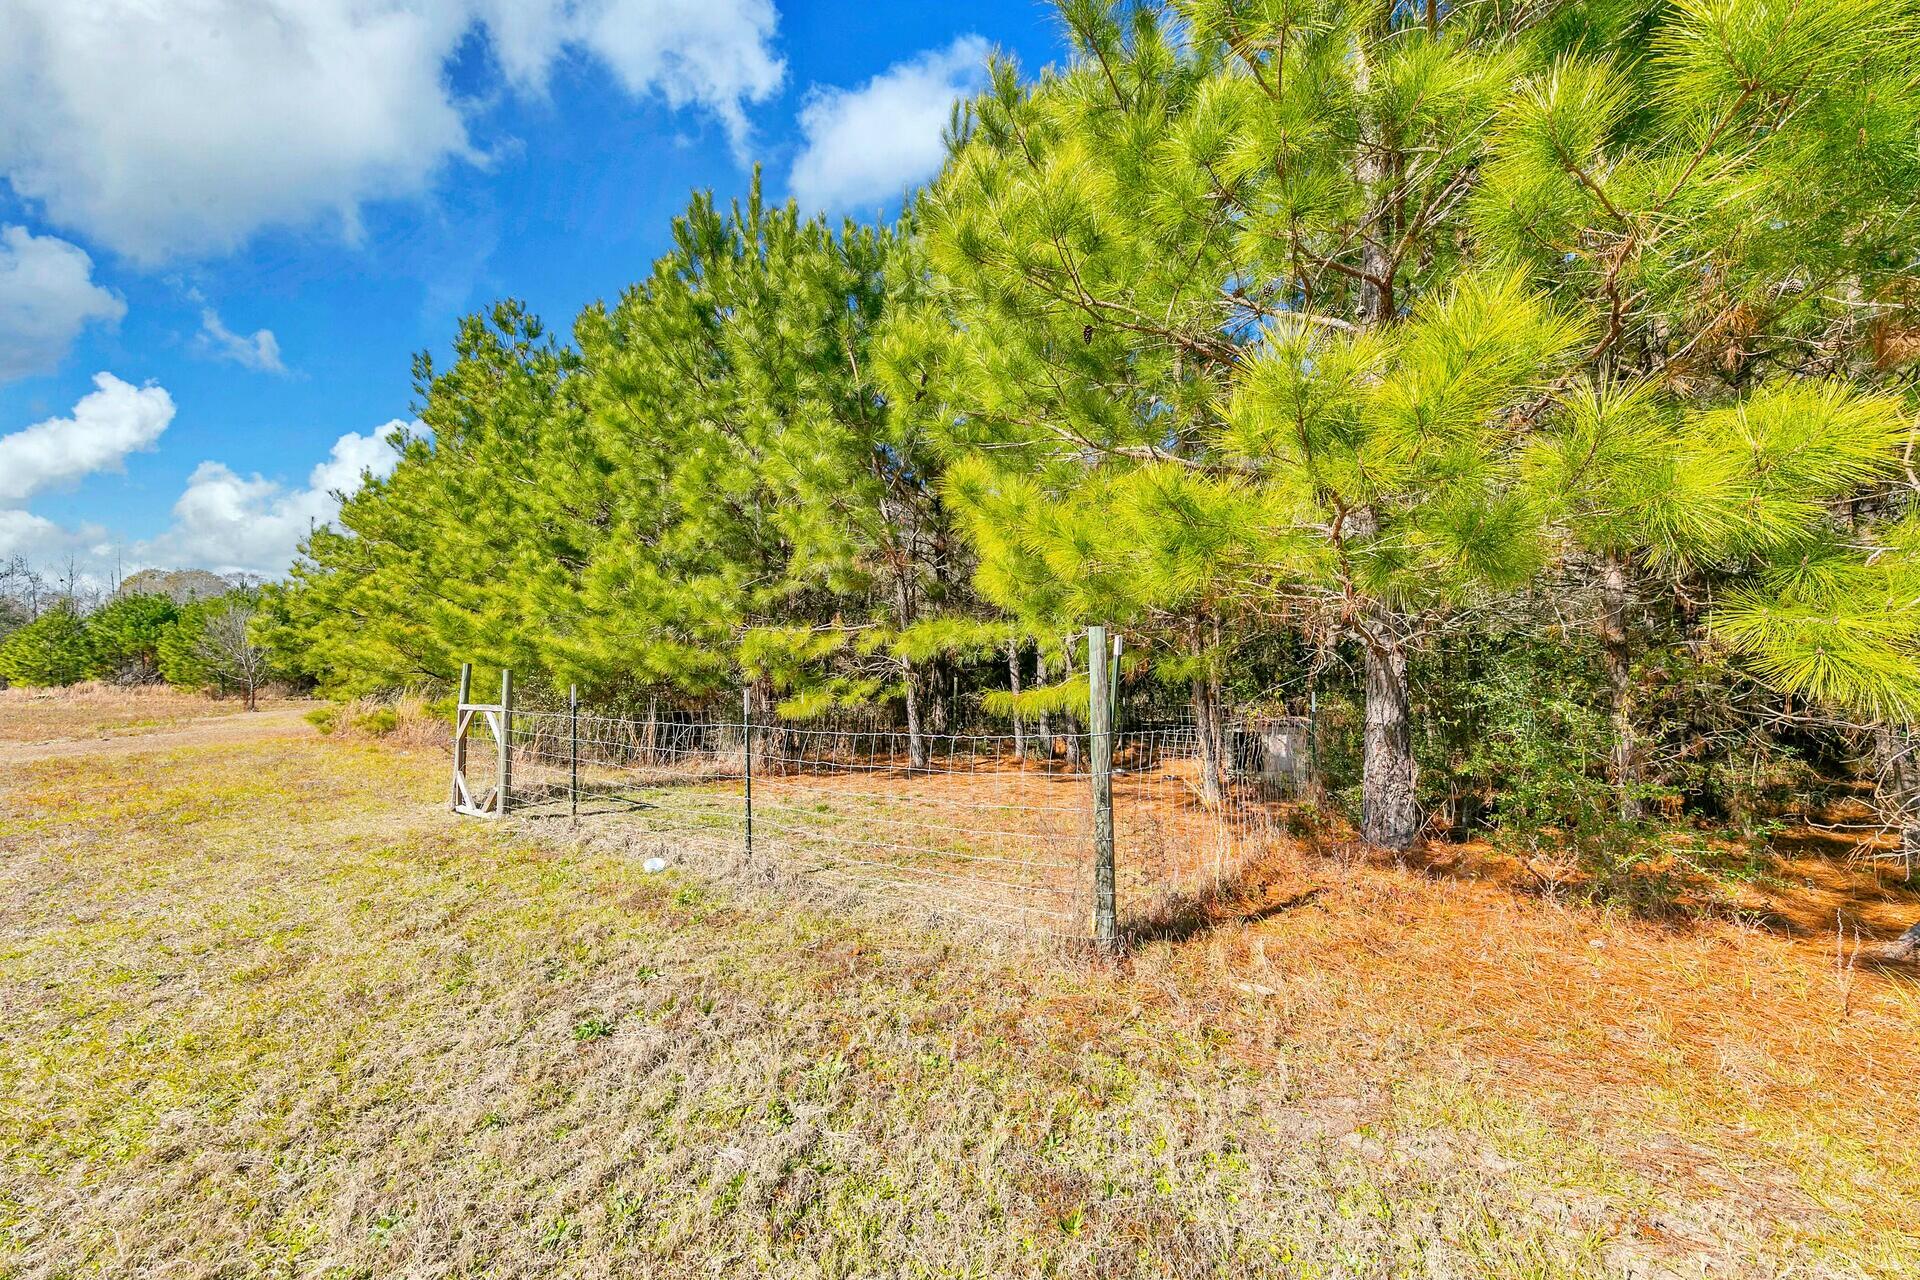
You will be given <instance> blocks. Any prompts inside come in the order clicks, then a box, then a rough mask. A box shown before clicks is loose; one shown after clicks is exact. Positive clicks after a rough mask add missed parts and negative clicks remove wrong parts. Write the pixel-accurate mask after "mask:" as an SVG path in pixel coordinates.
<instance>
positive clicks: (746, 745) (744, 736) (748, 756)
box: [740, 684, 753, 862]
mask: <svg viewBox="0 0 1920 1280" xmlns="http://www.w3.org/2000/svg"><path fill="white" fill-rule="evenodd" d="M740 755H741V759H742V760H744V761H745V766H744V768H743V770H742V777H743V778H744V779H745V781H746V798H747V861H748V862H752V861H753V686H752V685H751V684H749V685H747V686H746V687H745V688H744V689H742V690H740Z"/></svg>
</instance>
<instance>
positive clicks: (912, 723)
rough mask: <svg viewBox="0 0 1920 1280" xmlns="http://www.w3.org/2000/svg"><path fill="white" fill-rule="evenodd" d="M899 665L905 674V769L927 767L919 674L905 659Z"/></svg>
mask: <svg viewBox="0 0 1920 1280" xmlns="http://www.w3.org/2000/svg"><path fill="white" fill-rule="evenodd" d="M900 665H901V667H902V668H904V669H905V671H906V674H907V768H909V769H924V768H926V767H927V736H926V733H925V731H924V730H923V729H922V728H921V725H920V672H919V669H918V668H916V667H915V666H914V665H913V663H912V662H911V661H909V660H907V659H905V658H902V659H901V660H900Z"/></svg>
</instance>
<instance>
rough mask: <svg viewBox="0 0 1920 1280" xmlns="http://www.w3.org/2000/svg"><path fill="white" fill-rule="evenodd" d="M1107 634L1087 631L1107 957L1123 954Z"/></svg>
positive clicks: (1096, 865)
mask: <svg viewBox="0 0 1920 1280" xmlns="http://www.w3.org/2000/svg"><path fill="white" fill-rule="evenodd" d="M1108 670H1109V668H1108V666H1107V629H1106V628H1105V627H1103V626H1093V627H1088V628H1087V693H1088V698H1087V704H1088V705H1087V710H1088V712H1089V716H1088V719H1089V721H1090V722H1091V728H1092V731H1093V732H1092V741H1091V742H1090V743H1089V744H1088V745H1089V747H1090V748H1091V750H1090V751H1089V752H1088V755H1089V757H1090V761H1089V765H1088V772H1089V773H1091V774H1092V776H1093V939H1094V943H1095V944H1096V945H1097V946H1098V947H1099V948H1100V949H1101V950H1102V951H1104V952H1107V953H1108V954H1111V953H1113V952H1115V951H1117V950H1119V946H1120V920H1119V913H1118V911H1117V909H1116V904H1115V900H1114V899H1115V890H1114V876H1113V692H1112V689H1111V687H1110V682H1109V680H1108Z"/></svg>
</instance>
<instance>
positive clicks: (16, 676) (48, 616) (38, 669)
mask: <svg viewBox="0 0 1920 1280" xmlns="http://www.w3.org/2000/svg"><path fill="white" fill-rule="evenodd" d="M89 657H90V654H89V650H88V645H87V629H86V623H85V622H84V621H82V619H81V617H80V612H79V610H78V609H76V608H75V607H74V605H73V602H72V601H71V600H65V599H62V600H57V601H55V602H54V604H53V605H52V606H51V607H50V608H48V609H47V610H46V611H45V612H43V613H42V614H41V615H40V616H39V617H37V618H35V619H34V620H33V621H32V622H29V623H27V625H26V626H24V627H21V628H19V629H18V630H16V631H14V632H12V633H11V634H10V635H8V636H7V638H6V639H5V640H4V641H0V680H5V681H6V682H7V683H8V684H13V685H22V686H25V687H28V688H50V687H58V686H61V685H69V684H73V683H74V682H75V681H77V680H83V679H85V678H86V675H87V664H88V660H89Z"/></svg>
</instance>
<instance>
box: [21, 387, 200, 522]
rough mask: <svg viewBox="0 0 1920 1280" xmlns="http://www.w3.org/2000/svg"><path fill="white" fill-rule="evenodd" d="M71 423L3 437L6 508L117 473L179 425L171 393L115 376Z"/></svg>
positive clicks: (58, 421) (50, 422) (55, 421)
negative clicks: (90, 478)
mask: <svg viewBox="0 0 1920 1280" xmlns="http://www.w3.org/2000/svg"><path fill="white" fill-rule="evenodd" d="M93 385H94V388H95V389H94V390H93V391H90V392H88V393H87V394H86V395H84V396H82V397H80V399H79V401H78V402H77V403H76V404H75V405H74V406H73V416H72V417H70V418H48V419H47V420H46V421H45V422H37V423H35V424H34V425H33V426H30V427H27V428H25V429H24V430H21V431H16V432H14V433H13V434H11V435H6V436H0V505H7V504H12V503H18V502H20V501H22V500H23V499H25V498H27V497H29V496H30V495H32V494H34V493H37V492H39V491H40V490H42V489H45V488H47V487H49V486H51V485H56V484H60V483H63V482H67V481H72V480H78V479H80V478H81V477H82V476H86V475H91V474H92V473H94V472H96V471H109V470H111V471H117V470H119V469H120V467H121V465H122V464H123V462H124V460H125V459H126V456H127V455H128V454H129V453H132V452H134V451H135V450H140V449H151V448H152V447H153V446H154V443H155V442H156V441H158V440H159V439H160V434H161V433H162V432H163V431H165V430H166V429H167V424H168V423H170V422H172V421H173V397H172V396H169V395H168V394H167V393H166V390H165V388H162V387H158V386H153V385H148V386H144V387H136V386H134V385H133V384H132V383H129V382H122V381H121V380H120V379H118V378H116V377H114V376H113V375H112V374H110V373H98V374H95V375H94V378H93Z"/></svg>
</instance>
